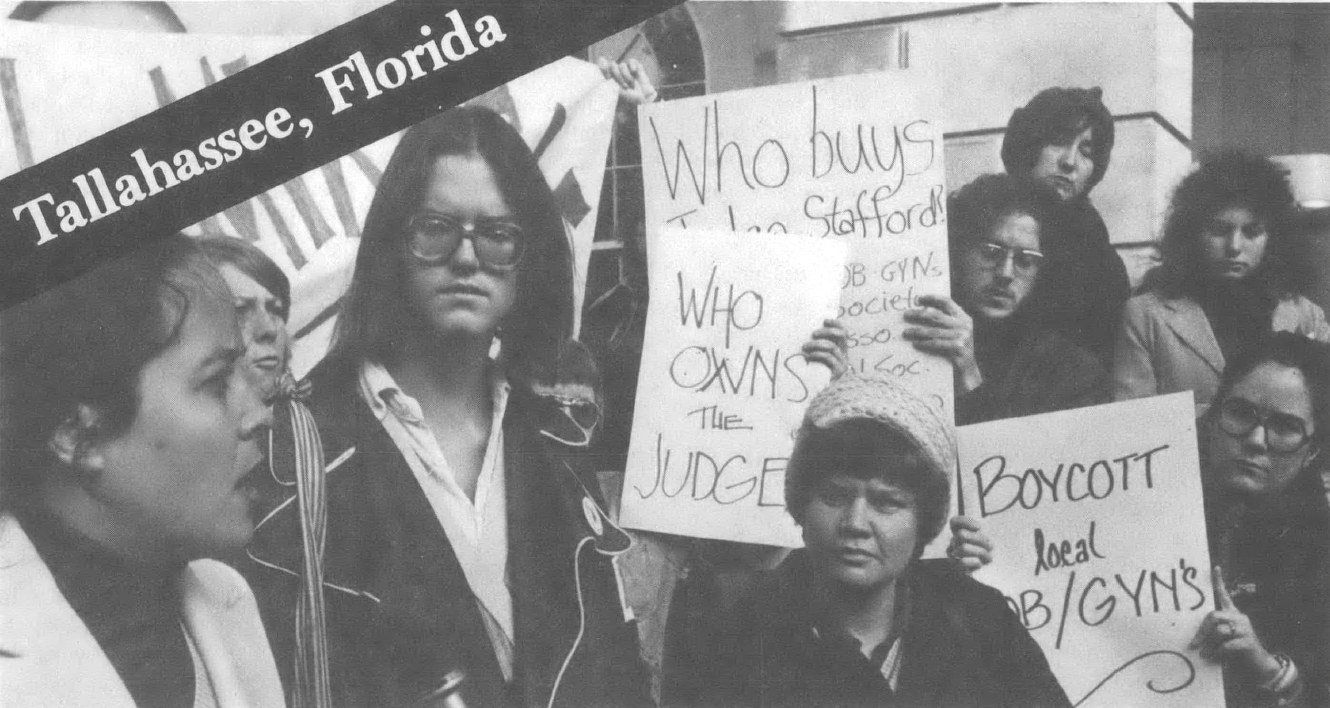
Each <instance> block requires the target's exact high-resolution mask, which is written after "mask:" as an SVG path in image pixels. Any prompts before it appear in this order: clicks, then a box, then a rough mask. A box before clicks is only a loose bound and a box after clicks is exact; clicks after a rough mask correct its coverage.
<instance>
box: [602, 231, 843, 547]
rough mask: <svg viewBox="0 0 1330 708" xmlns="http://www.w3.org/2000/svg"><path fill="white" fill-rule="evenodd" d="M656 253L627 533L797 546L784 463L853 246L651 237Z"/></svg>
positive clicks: (790, 238)
mask: <svg viewBox="0 0 1330 708" xmlns="http://www.w3.org/2000/svg"><path fill="white" fill-rule="evenodd" d="M647 250H648V255H649V260H650V264H651V273H650V278H651V302H650V305H649V309H648V311H647V322H646V340H645V343H644V346H643V350H642V369H641V376H640V378H639V380H638V387H637V403H636V408H635V412H634V414H633V432H632V441H631V443H630V446H629V451H628V466H627V473H626V476H625V479H624V491H623V507H622V508H623V512H622V521H623V523H624V525H626V526H629V527H631V528H639V529H646V530H651V531H664V532H667V533H674V534H682V535H687V536H699V537H703V538H717V539H725V540H731V541H744V542H748V543H764V544H771V545H782V546H799V545H802V544H801V542H800V540H799V539H800V537H799V531H798V529H797V528H796V527H795V525H794V522H793V521H792V520H791V519H790V517H789V515H788V514H786V513H785V474H784V470H785V462H786V460H787V458H788V457H789V454H790V450H791V448H792V447H793V433H794V431H795V430H797V429H798V426H799V423H800V421H801V420H802V416H803V412H804V409H805V408H806V407H807V405H808V401H809V400H810V399H811V398H812V397H813V395H814V394H815V393H816V392H817V391H818V390H820V389H821V388H822V387H823V386H825V385H826V383H827V379H828V378H829V373H828V371H827V369H826V368H825V367H823V366H822V365H820V364H816V363H809V362H807V361H805V360H804V358H803V354H802V351H801V345H802V344H803V342H805V341H807V340H808V337H809V335H810V334H811V333H812V331H813V330H814V329H815V328H816V327H818V326H819V325H821V323H822V320H823V319H825V318H826V317H829V316H830V315H831V314H832V313H833V312H834V311H835V308H836V298H837V297H838V292H839V288H838V286H837V282H838V278H839V274H840V271H841V269H842V267H843V265H844V262H845V246H844V244H842V243H839V242H837V241H833V240H824V239H815V238H811V237H808V236H794V235H789V234H763V235H758V234H733V233H725V232H715V231H705V230H689V231H684V230H681V229H670V228H659V229H658V228H649V229H648V230H647Z"/></svg>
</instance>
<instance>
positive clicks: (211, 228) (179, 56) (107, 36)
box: [0, 21, 617, 375]
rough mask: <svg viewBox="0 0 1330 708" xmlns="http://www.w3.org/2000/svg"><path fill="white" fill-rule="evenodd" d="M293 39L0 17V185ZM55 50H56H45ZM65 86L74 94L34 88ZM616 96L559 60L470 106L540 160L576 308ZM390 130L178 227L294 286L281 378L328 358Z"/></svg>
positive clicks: (581, 66)
mask: <svg viewBox="0 0 1330 708" xmlns="http://www.w3.org/2000/svg"><path fill="white" fill-rule="evenodd" d="M300 39H301V38H299V37H229V36H215V35H212V36H201V37H200V36H180V35H171V34H136V35H134V41H133V42H132V43H126V42H125V41H124V33H123V32H116V31H105V30H97V29H86V28H75V27H52V26H46V25H39V24H33V23H30V22H7V21H0V45H3V46H4V47H5V58H3V59H0V89H2V91H0V96H2V97H3V102H4V106H5V112H4V115H3V116H0V176H5V175H9V174H13V173H14V172H17V171H18V170H20V169H22V168H25V167H29V166H31V165H33V164H35V163H36V162H40V161H42V160H45V159H47V158H49V157H52V156H54V155H56V154H58V153H60V152H62V151H64V150H66V149H69V148H72V147H74V146H75V145H77V144H78V143H80V142H82V141H84V140H88V139H91V138H94V137H96V136H98V135H100V134H102V133H104V132H106V131H108V130H111V129H113V128H115V127H117V126H118V125H120V124H122V123H125V122H128V121H130V120H133V119H135V118H139V117H142V116H145V115H147V114H149V113H151V112H152V111H153V110H156V109H158V108H160V107H162V106H165V105H168V104H170V103H172V102H174V101H175V100H177V99H179V98H183V97H185V96H188V95H190V94H193V93H194V92H196V91H198V90H200V89H203V88H204V87H206V86H208V85H211V84H214V83H216V82H217V81H219V80H221V79H223V78H225V77H227V76H230V75H233V74H235V73H237V72H239V71H241V70H243V69H244V68H246V67H248V66H251V65H253V64H255V63H257V62H259V61H262V60H264V59H266V58H268V57H269V56H272V55H273V54H276V53H277V52H279V51H282V50H284V49H287V48H289V47H291V46H293V45H295V44H296V43H297V42H299V40H300ZM56 44H59V45H61V46H64V47H66V50H65V51H62V52H52V51H51V47H52V46H53V45H56ZM62 82H68V83H69V84H71V85H78V86H82V87H84V88H83V89H82V90H80V91H79V92H76V93H66V92H60V91H43V90H41V87H43V86H51V85H57V84H60V83H62ZM616 100H617V91H616V90H615V87H614V84H613V82H610V81H606V80H604V79H602V77H601V75H600V72H599V71H598V70H597V69H596V67H595V66H593V65H591V64H589V63H587V62H584V61H580V60H577V59H572V58H564V59H560V60H558V61H556V62H554V63H552V64H549V65H546V66H544V67H541V68H539V69H536V70H535V71H532V72H531V73H529V74H526V75H524V76H522V77H519V78H517V79H515V80H513V81H512V82H510V83H509V84H506V85H504V86H501V87H499V88H498V89H495V90H493V91H491V92H489V93H487V94H484V95H483V96H480V97H479V98H477V99H475V100H474V101H473V102H475V103H482V104H484V105H486V106H488V107H490V108H493V109H494V110H496V111H497V112H499V113H500V114H502V115H503V116H504V117H505V118H506V119H507V120H508V122H509V123H512V124H513V125H514V127H516V128H517V129H518V131H519V132H520V133H521V134H522V137H523V138H524V139H525V140H526V142H527V145H528V146H529V147H531V148H532V149H536V148H537V147H543V149H542V150H541V151H540V155H539V156H538V157H539V160H540V166H541V170H542V172H543V173H544V174H545V176H546V179H547V181H548V182H549V185H550V187H551V189H554V190H555V196H556V197H557V198H558V200H559V206H560V208H561V211H562V212H563V215H564V218H565V220H566V221H567V225H568V233H569V235H570V237H571V238H572V241H573V253H574V264H575V275H576V282H575V298H576V300H575V303H576V310H575V312H577V313H580V312H581V303H582V299H583V291H584V289H585V284H586V272H587V266H588V261H589V260H590V257H591V243H592V240H593V238H594V235H595V229H596V216H597V213H598V211H599V210H598V209H597V204H598V199H599V196H600V193H601V181H602V179H603V176H604V165H605V154H606V151H607V149H608V146H609V139H610V133H611V131H612V129H613V121H614V108H615V102H616ZM398 137H399V135H398V134H394V135H392V136H389V137H387V138H384V139H382V140H379V141H376V142H374V143H372V144H370V145H367V146H365V147H363V148H360V149H356V150H353V151H350V152H349V153H347V154H346V155H345V156H343V157H341V158H339V159H336V160H333V161H332V162H329V163H328V164H326V165H323V166H321V167H319V168H317V169H315V170H311V171H310V172H307V173H305V174H303V175H297V176H295V177H294V178H292V179H291V180H289V181H287V182H286V183H284V184H282V185H281V186H279V187H277V188H275V189H271V190H268V191H266V192H263V193H262V194H259V195H257V196H255V197H253V198H252V199H250V200H248V201H245V202H242V203H240V204H237V205H235V206H233V207H231V208H229V209H226V210H225V211H223V212H221V213H219V214H216V215H213V216H209V217H208V218H206V219H205V220H203V221H202V222H200V223H198V224H195V225H193V226H191V227H189V228H187V229H186V233H189V234H191V235H201V234H221V235H227V236H234V237H237V238H243V239H245V240H248V241H250V242H252V243H254V244H255V245H256V246H258V247H259V248H260V249H262V250H263V251H264V252H265V253H267V254H268V255H269V256H270V257H272V259H273V261H274V262H275V263H277V264H278V265H279V266H280V267H281V268H282V270H283V271H284V272H285V273H286V275H287V277H288V278H289V279H290V281H291V293H292V297H291V301H292V302H291V309H290V320H289V323H288V325H289V329H290V331H291V333H292V334H293V335H295V341H294V344H293V349H292V369H293V371H294V372H295V373H296V374H297V375H302V374H303V373H304V372H306V371H308V370H309V369H310V368H311V367H312V366H313V365H314V363H316V362H317V361H318V360H319V359H320V358H321V357H322V356H323V353H324V352H325V351H326V349H327V346H328V343H329V339H330V337H331V334H332V329H333V326H334V324H335V322H336V318H335V314H336V312H337V308H338V305H339V303H340V301H341V297H342V295H343V293H344V292H345V291H346V287H347V285H348V284H349V282H350V275H351V267H352V265H353V264H354V261H355V254H356V247H357V245H358V243H359V236H360V224H361V222H362V221H363V220H364V218H365V214H366V212H368V210H369V204H370V201H371V200H372V199H373V198H374V189H375V186H376V185H377V184H378V179H379V176H380V175H381V174H382V171H383V168H384V167H385V166H386V165H387V163H388V157H389V156H390V155H391V154H392V150H393V147H394V146H396V144H397V139H398Z"/></svg>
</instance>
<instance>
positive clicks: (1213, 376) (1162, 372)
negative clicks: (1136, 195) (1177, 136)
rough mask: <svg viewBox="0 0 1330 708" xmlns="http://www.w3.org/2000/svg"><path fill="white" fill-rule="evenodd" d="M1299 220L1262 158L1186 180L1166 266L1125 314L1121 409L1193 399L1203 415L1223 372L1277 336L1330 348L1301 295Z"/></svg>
mask: <svg viewBox="0 0 1330 708" xmlns="http://www.w3.org/2000/svg"><path fill="white" fill-rule="evenodd" d="M1292 210H1293V195H1292V193H1291V192H1290V191H1289V187H1288V184H1287V180H1286V179H1285V177H1284V174H1283V172H1282V171H1281V170H1280V169H1279V167H1278V166H1277V165H1275V164H1274V163H1272V162H1270V161H1269V160H1266V159H1264V158H1261V157H1256V156H1252V155H1245V154H1242V153H1227V154H1223V155H1220V156H1218V157H1215V158H1213V159H1210V160H1207V161H1205V162H1204V163H1202V164H1201V166H1200V167H1199V168H1198V169H1197V170H1196V171H1195V172H1193V173H1191V174H1190V175H1188V176H1187V177H1186V178H1184V179H1183V180H1182V182H1181V183H1180V184H1179V185H1178V187H1177V190H1176V191H1175V192H1174V193H1173V204H1172V206H1171V208H1170V211H1169V215H1168V221H1167V223H1166V224H1165V226H1164V236H1163V240H1162V242H1161V244H1160V250H1161V251H1162V255H1163V264H1162V265H1161V266H1160V267H1159V268H1157V269H1155V270H1154V271H1152V272H1151V273H1150V274H1149V275H1148V276H1147V278H1146V287H1145V289H1144V292H1142V293H1141V294H1140V295H1137V296H1135V297H1133V298H1132V299H1130V300H1128V301H1127V305H1126V308H1125V309H1124V311H1123V316H1122V326H1121V328H1120V329H1119V332H1118V340H1117V346H1116V349H1115V352H1114V359H1113V395H1114V398H1115V399H1117V400H1125V399H1130V398H1140V397H1142V396H1154V395H1158V394H1162V393H1174V392H1177V391H1191V392H1192V393H1193V394H1194V395H1195V400H1196V405H1197V407H1198V410H1204V407H1205V406H1206V405H1208V404H1209V403H1210V400H1211V399H1212V398H1213V397H1214V395H1215V390H1216V389H1217V387H1218V385H1219V376H1220V374H1221V373H1222V372H1223V371H1224V367H1225V364H1226V362H1227V361H1229V360H1230V359H1234V358H1236V357H1240V356H1242V354H1243V353H1244V352H1245V351H1246V350H1248V349H1250V348H1252V347H1253V346H1255V344H1256V343H1257V342H1259V341H1260V340H1261V339H1262V338H1263V337H1265V336H1266V335H1268V334H1269V333H1270V332H1271V331H1288V332H1297V333H1299V334H1303V335H1306V336H1308V337H1312V338H1314V339H1319V340H1323V341H1324V340H1326V339H1327V338H1330V326H1328V325H1327V324H1326V319H1325V313H1324V312H1323V311H1322V310H1321V308H1320V307H1319V306H1317V305H1316V304H1315V303H1313V302H1311V301H1310V300H1308V299H1307V298H1306V297H1304V296H1303V295H1302V293H1304V292H1306V290H1307V288H1308V287H1309V285H1310V280H1311V270H1310V257H1309V255H1308V249H1307V246H1306V244H1305V243H1304V241H1303V236H1302V234H1299V233H1297V232H1296V231H1294V229H1293V228H1292V225H1291V224H1290V223H1289V217H1290V216H1291V214H1292Z"/></svg>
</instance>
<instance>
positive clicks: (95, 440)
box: [47, 403, 105, 472]
mask: <svg viewBox="0 0 1330 708" xmlns="http://www.w3.org/2000/svg"><path fill="white" fill-rule="evenodd" d="M101 433H102V429H101V415H100V414H99V413H98V412H97V411H96V410H94V409H93V408H92V407H91V406H89V405H87V404H83V403H80V404H79V405H78V410H77V412H75V414H74V415H72V416H70V417H69V418H67V419H66V420H65V421H64V422H63V423H61V424H60V425H59V426H58V427H56V429H55V431H54V432H52V433H51V439H50V440H49V441H47V447H48V448H49V449H50V450H51V453H52V454H54V455H55V457H56V459H57V460H59V461H60V463H61V464H63V465H65V466H66V467H70V468H73V469H77V470H79V471H80V472H100V471H101V470H102V467H103V466H104V465H105V458H104V457H103V455H102V451H101V446H100V444H99V443H100V442H101Z"/></svg>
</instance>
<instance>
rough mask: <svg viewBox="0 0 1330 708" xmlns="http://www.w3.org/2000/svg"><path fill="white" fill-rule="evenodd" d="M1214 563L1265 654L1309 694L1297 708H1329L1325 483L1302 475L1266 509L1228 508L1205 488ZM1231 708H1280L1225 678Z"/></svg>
mask: <svg viewBox="0 0 1330 708" xmlns="http://www.w3.org/2000/svg"><path fill="white" fill-rule="evenodd" d="M1205 501H1206V525H1207V526H1208V531H1209V536H1210V557H1211V561H1212V562H1213V563H1215V564H1216V565H1219V566H1220V567H1221V568H1222V569H1223V574H1224V582H1225V584H1226V585H1227V586H1228V589H1229V594H1230V595H1231V596H1232V598H1233V603H1234V604H1235V605H1236V606H1237V608H1238V609H1239V610H1241V611H1242V612H1243V613H1245V614H1246V615H1247V617H1248V618H1249V619H1250V620H1251V623H1252V628H1253V629H1254V630H1255V631H1256V636H1257V637H1258V638H1259V639H1260V640H1261V643H1262V644H1263V645H1264V646H1265V648H1266V649H1267V650H1269V651H1271V652H1275V653H1279V652H1282V653H1285V654H1287V655H1288V656H1289V657H1290V658H1292V659H1293V662H1294V663H1295V664H1296V665H1297V667H1298V672H1299V675H1300V676H1301V677H1302V680H1303V684H1304V687H1305V690H1304V692H1303V695H1302V697H1301V700H1299V701H1297V702H1296V703H1294V704H1293V705H1297V706H1315V707H1316V708H1325V707H1326V706H1330V507H1328V506H1327V503H1326V493H1325V488H1324V486H1323V484H1322V482H1321V480H1320V477H1319V475H1317V474H1315V473H1314V472H1312V471H1309V472H1306V473H1304V474H1302V475H1300V476H1299V477H1298V478H1297V479H1296V480H1295V481H1294V482H1293V483H1292V485H1291V486H1290V487H1289V488H1288V489H1287V490H1285V491H1284V492H1283V493H1280V494H1278V495H1276V496H1275V497H1274V498H1272V499H1269V500H1267V501H1266V502H1265V503H1264V504H1262V505H1261V506H1259V507H1250V506H1245V505H1241V504H1233V503H1227V502H1226V501H1225V499H1224V494H1223V492H1222V491H1220V490H1218V489H1215V488H1213V486H1212V485H1209V484H1207V485H1206V486H1205ZM1224 693H1225V695H1226V697H1227V703H1228V705H1229V707H1230V708H1253V707H1255V706H1267V705H1275V701H1274V700H1273V697H1272V696H1269V695H1268V694H1265V693H1263V692H1261V691H1259V690H1256V689H1255V688H1254V687H1253V686H1252V685H1251V684H1250V682H1248V681H1243V680H1242V677H1240V676H1235V675H1230V674H1229V672H1227V671H1226V672H1225V675H1224Z"/></svg>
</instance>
